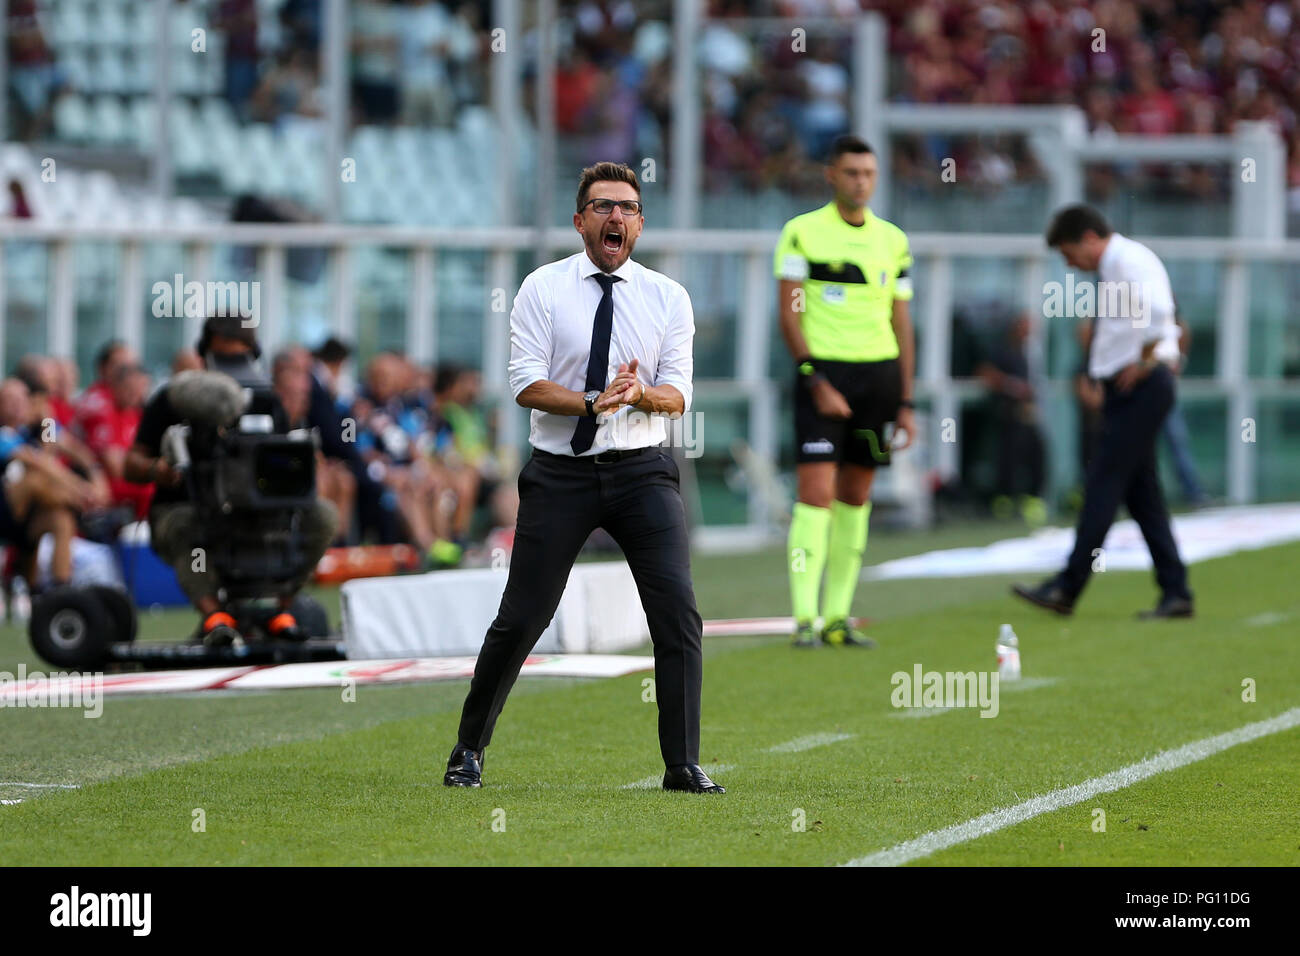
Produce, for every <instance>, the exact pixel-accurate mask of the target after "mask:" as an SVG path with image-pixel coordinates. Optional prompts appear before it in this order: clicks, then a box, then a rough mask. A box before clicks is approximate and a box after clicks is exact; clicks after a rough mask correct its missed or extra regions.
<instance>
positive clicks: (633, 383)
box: [593, 359, 645, 413]
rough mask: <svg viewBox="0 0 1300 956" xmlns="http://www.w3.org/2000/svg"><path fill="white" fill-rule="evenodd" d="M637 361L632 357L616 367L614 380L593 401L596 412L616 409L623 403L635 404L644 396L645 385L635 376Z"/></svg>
mask: <svg viewBox="0 0 1300 956" xmlns="http://www.w3.org/2000/svg"><path fill="white" fill-rule="evenodd" d="M638 361H639V360H638V359H633V360H632V361H631V362H624V363H623V364H622V365H620V366H619V367H618V373H617V374H616V375H615V376H614V381H612V382H610V383H609V387H608V388H606V389H605V391H603V392H601V394H600V397H599V398H598V399H596V401H595V402H594V403H593V407H594V408H595V409H596V411H597V412H598V413H599V412H608V411H616V410H618V409H619V408H622V407H623V406H624V405H635V404H636V403H637V402H639V401H641V399H642V398H644V397H645V386H644V385H642V384H641V383H640V382H639V381H637V377H636V368H637V363H638Z"/></svg>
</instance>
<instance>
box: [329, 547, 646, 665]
mask: <svg viewBox="0 0 1300 956" xmlns="http://www.w3.org/2000/svg"><path fill="white" fill-rule="evenodd" d="M505 585H506V572H505V571H504V570H492V569H490V568H482V569H474V570H467V571H434V572H431V573H429V574H420V575H406V576H399V577H388V578H358V579H356V580H353V581H348V582H345V583H344V585H343V588H342V591H341V601H342V610H343V615H342V616H343V639H344V642H345V644H346V646H347V654H348V657H349V658H351V659H353V660H379V659H384V658H399V657H451V656H459V655H471V654H477V653H478V651H479V648H480V647H481V646H482V644H483V637H484V635H485V634H486V633H487V629H488V626H489V625H490V624H491V623H492V620H493V618H495V617H496V613H497V607H498V605H499V604H500V603H501V594H502V592H503V591H504V590H505ZM649 639H650V627H649V625H648V624H647V623H646V617H645V611H644V610H643V609H642V607H641V598H640V595H639V594H638V593H637V589H636V583H635V581H634V580H633V579H632V570H631V569H630V568H629V567H628V566H627V563H626V562H623V561H616V562H602V563H599V564H577V565H574V567H573V570H572V571H571V572H570V573H569V581H568V585H567V586H566V587H565V589H564V595H563V596H562V597H561V598H560V606H559V608H558V609H557V610H556V612H555V618H554V620H552V621H551V623H550V626H548V627H547V629H546V630H545V631H544V632H543V633H542V638H541V640H540V641H539V642H538V644H537V647H536V650H537V651H538V652H539V653H552V654H554V653H566V654H586V653H590V654H612V653H616V652H618V651H623V650H628V649H630V648H634V647H639V646H640V645H642V644H644V643H645V642H646V641H648V640H649Z"/></svg>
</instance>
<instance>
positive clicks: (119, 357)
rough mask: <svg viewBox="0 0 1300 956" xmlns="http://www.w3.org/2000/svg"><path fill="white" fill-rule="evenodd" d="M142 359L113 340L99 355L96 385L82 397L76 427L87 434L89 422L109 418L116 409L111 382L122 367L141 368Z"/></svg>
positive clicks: (101, 348)
mask: <svg viewBox="0 0 1300 956" xmlns="http://www.w3.org/2000/svg"><path fill="white" fill-rule="evenodd" d="M139 364H140V357H139V356H138V355H136V354H135V350H134V349H132V348H131V347H130V346H129V345H127V344H126V343H125V342H122V341H119V340H118V339H112V340H110V341H108V342H105V343H104V344H103V345H102V346H100V349H99V351H98V352H97V353H95V381H93V382H91V383H90V387H89V388H87V389H86V391H85V392H84V393H83V394H82V396H81V399H80V400H79V401H78V402H77V404H76V416H75V418H74V420H73V427H74V428H76V429H77V430H78V431H79V432H80V433H81V434H83V435H84V434H86V433H87V431H88V429H87V428H86V422H88V421H94V420H95V419H97V418H99V417H101V416H103V415H107V414H109V413H110V412H111V411H112V409H113V386H112V385H111V384H110V380H111V379H112V377H113V372H114V370H115V369H116V368H117V367H118V366H119V365H139Z"/></svg>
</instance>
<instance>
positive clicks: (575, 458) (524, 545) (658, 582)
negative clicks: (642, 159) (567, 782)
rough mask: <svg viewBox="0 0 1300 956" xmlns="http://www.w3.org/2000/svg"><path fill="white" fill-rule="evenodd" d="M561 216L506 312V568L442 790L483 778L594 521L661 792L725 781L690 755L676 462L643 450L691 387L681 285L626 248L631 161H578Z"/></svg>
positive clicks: (633, 199) (687, 583)
mask: <svg viewBox="0 0 1300 956" xmlns="http://www.w3.org/2000/svg"><path fill="white" fill-rule="evenodd" d="M577 209H578V211H577V212H576V213H575V214H574V217H573V225H574V227H575V228H576V229H577V230H578V232H579V234H581V236H582V239H583V244H584V245H585V247H586V248H585V249H584V250H583V251H582V252H580V253H578V254H577V255H573V256H569V257H568V258H567V259H561V260H559V261H558V262H552V263H550V264H548V265H545V266H542V267H541V268H540V269H537V270H536V271H535V272H533V273H532V274H531V275H529V276H528V277H527V278H526V279H524V282H523V285H521V286H520V287H519V294H518V295H517V296H516V297H515V303H514V309H513V311H512V312H511V314H510V388H511V391H512V392H513V393H514V396H515V401H516V402H518V403H519V404H520V405H522V406H524V407H525V408H531V409H532V410H533V412H532V424H531V429H530V434H529V441H530V442H531V443H532V445H533V454H532V456H531V457H530V458H529V460H528V462H527V463H526V464H525V465H524V467H523V470H522V471H520V473H519V519H518V523H517V525H516V528H515V544H514V551H513V554H512V558H511V562H510V577H509V579H508V580H507V582H506V589H505V593H504V594H503V595H502V597H501V606H500V609H499V610H498V611H497V616H496V620H495V621H493V622H492V626H491V627H490V628H489V629H488V632H487V637H486V639H485V640H484V642H483V648H482V650H481V651H479V656H478V663H477V664H476V665H475V668H474V680H473V682H472V683H471V684H470V689H469V695H468V696H467V697H466V699H465V706H464V709H463V711H462V714H461V722H460V730H459V739H458V741H457V744H456V746H455V748H454V749H453V750H452V752H451V758H450V759H449V760H448V762H447V773H446V776H445V777H444V778H443V782H444V783H445V784H446V785H447V786H449V787H478V786H481V784H482V770H483V749H484V748H485V747H486V746H487V745H488V743H489V742H491V739H492V730H493V728H494V727H495V725H496V722H497V718H498V717H499V716H500V714H501V710H502V708H503V707H504V706H505V702H506V696H507V695H508V694H509V693H510V688H511V687H513V686H514V683H515V679H516V678H517V677H518V676H519V668H520V667H521V666H522V665H523V662H524V659H525V658H526V657H527V656H528V654H529V652H530V651H532V649H533V646H534V645H535V644H536V643H537V641H538V639H539V638H540V637H541V635H542V631H544V630H545V629H546V626H547V625H548V624H549V623H550V621H551V618H552V616H553V615H554V614H555V609H556V607H557V606H558V604H559V602H560V595H561V594H562V593H563V592H564V585H565V583H566V581H567V580H568V577H569V571H570V569H571V568H572V567H573V562H574V560H575V559H576V558H577V556H578V552H579V551H580V550H581V549H582V546H583V544H584V543H585V542H586V540H587V536H588V535H590V534H591V532H592V531H594V530H595V529H596V528H598V527H600V528H604V529H605V530H606V531H608V532H609V534H610V535H611V536H612V537H613V538H614V540H615V541H617V542H618V544H619V546H620V547H621V548H622V549H623V553H624V554H625V555H626V557H627V560H628V564H629V565H630V566H631V568H632V574H633V576H634V577H635V578H636V583H637V590H638V591H639V593H640V595H641V605H642V607H644V608H645V612H646V617H647V619H648V621H649V624H650V637H651V639H652V640H653V642H654V654H655V687H656V699H657V702H658V706H659V748H660V751H661V752H662V755H663V759H664V765H665V767H666V771H665V774H664V780H663V787H664V789H665V790H683V791H687V792H690V793H724V792H725V790H724V789H723V788H722V787H720V786H718V785H717V784H715V783H714V782H713V781H712V780H710V779H709V778H708V776H706V775H705V773H704V771H703V770H701V769H700V766H699V749H700V686H701V675H702V664H701V650H700V638H701V635H702V622H701V620H700V614H699V611H698V610H696V606H695V592H694V588H693V586H692V584H691V567H690V551H689V540H688V536H687V530H686V513H685V509H684V508H683V506H682V500H681V495H680V490H679V483H680V475H679V474H678V471H677V465H676V463H675V462H674V461H673V459H672V457H671V456H670V455H668V454H666V453H664V452H662V451H660V450H659V449H658V448H657V447H655V446H657V445H658V444H660V443H661V442H663V441H664V440H665V439H666V438H667V426H666V424H665V416H667V415H674V414H678V415H680V414H683V413H685V411H686V409H687V408H688V407H689V405H690V401H691V391H692V385H691V380H692V365H693V363H692V354H691V343H692V339H693V337H694V335H695V318H694V313H693V312H692V310H691V300H690V296H689V295H687V293H686V290H685V289H684V288H682V287H681V286H680V285H679V284H678V283H676V282H674V281H673V280H672V279H669V278H668V277H667V276H664V275H661V274H660V273H657V272H652V271H651V270H649V269H647V268H645V267H644V266H642V265H640V264H638V263H636V262H633V261H632V260H631V258H630V256H631V255H632V249H633V247H634V246H635V245H636V240H637V237H638V236H639V235H640V234H641V229H642V227H643V226H644V225H645V218H644V216H643V215H642V207H641V185H640V182H639V181H638V179H637V176H636V173H635V172H633V171H632V170H631V169H629V168H628V167H627V166H623V165H620V164H617V163H598V164H597V165H595V166H591V167H589V168H587V169H584V170H583V172H582V179H581V181H580V183H579V186H578V201H577Z"/></svg>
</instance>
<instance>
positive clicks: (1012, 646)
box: [997, 624, 1020, 680]
mask: <svg viewBox="0 0 1300 956" xmlns="http://www.w3.org/2000/svg"><path fill="white" fill-rule="evenodd" d="M997 650H998V676H999V678H1000V679H1002V680H1020V640H1019V639H1018V638H1017V637H1016V632H1015V631H1013V630H1012V629H1011V625H1010V624H1003V625H1002V630H1001V631H1000V632H999V633H998V648H997Z"/></svg>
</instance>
